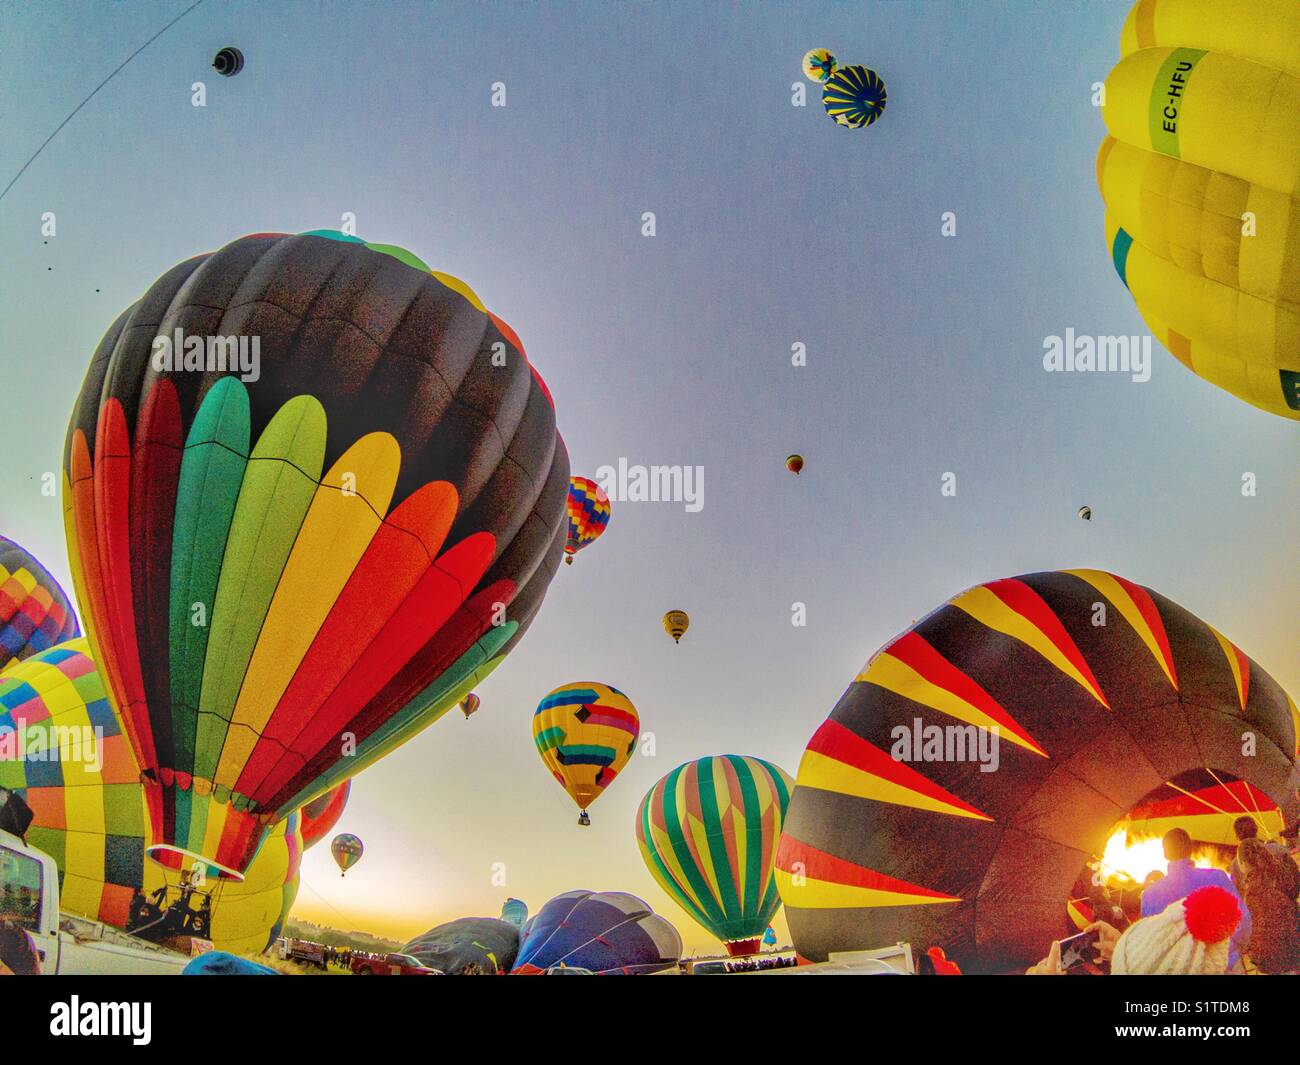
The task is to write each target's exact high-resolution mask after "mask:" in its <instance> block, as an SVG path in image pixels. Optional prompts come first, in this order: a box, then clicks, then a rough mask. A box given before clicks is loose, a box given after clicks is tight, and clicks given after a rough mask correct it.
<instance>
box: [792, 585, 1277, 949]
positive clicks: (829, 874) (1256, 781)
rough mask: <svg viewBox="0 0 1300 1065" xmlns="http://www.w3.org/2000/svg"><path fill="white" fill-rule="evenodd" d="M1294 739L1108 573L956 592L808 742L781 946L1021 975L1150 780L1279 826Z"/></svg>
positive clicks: (1246, 668) (1223, 664)
mask: <svg viewBox="0 0 1300 1065" xmlns="http://www.w3.org/2000/svg"><path fill="white" fill-rule="evenodd" d="M1298 723H1300V714H1298V713H1297V709H1296V705H1295V703H1294V701H1293V700H1292V699H1291V698H1290V697H1289V696H1288V695H1287V694H1286V692H1284V691H1283V690H1282V688H1281V687H1280V686H1279V685H1278V684H1277V682H1276V681H1275V680H1273V678H1272V677H1270V676H1269V675H1268V674H1267V673H1265V672H1264V671H1263V670H1262V669H1261V668H1260V667H1259V666H1258V665H1256V664H1255V663H1254V662H1252V661H1251V660H1250V659H1249V658H1248V657H1246V655H1245V654H1244V653H1242V651H1241V650H1240V649H1238V648H1237V647H1236V646H1235V645H1233V644H1232V643H1231V642H1230V641H1229V640H1228V639H1227V638H1226V637H1224V636H1223V635H1222V634H1220V633H1219V632H1218V631H1216V630H1215V629H1214V628H1212V627H1211V626H1210V625H1208V624H1206V623H1205V622H1203V621H1201V620H1200V619H1199V618H1196V617H1194V616H1193V615H1192V614H1190V613H1189V612H1188V611H1186V610H1184V609H1183V608H1182V607H1180V606H1178V605H1177V604H1175V603H1172V602H1170V601H1169V600H1168V599H1165V598H1164V597H1162V596H1160V595H1158V594H1157V593H1155V592H1153V591H1150V590H1149V589H1147V588H1143V587H1141V586H1140V585H1137V584H1134V583H1133V582H1131V581H1127V580H1125V579H1124V578H1122V577H1117V576H1115V575H1114V574H1110V573H1105V572H1103V571H1101V570H1091V569H1077V570H1063V571H1059V572H1049V573H1035V574H1030V575H1028V576H1022V577H1014V578H1009V579H1006V580H996V581H990V582H989V583H987V584H981V585H976V586H975V587H974V588H970V589H968V590H967V591H965V592H962V593H961V594H960V595H958V596H956V597H955V598H953V599H952V600H950V601H949V602H948V603H946V604H944V605H943V606H942V607H940V608H939V609H938V610H935V611H933V612H932V613H930V614H929V615H927V616H926V617H925V618H923V619H922V620H921V621H920V622H919V623H918V624H916V625H915V626H914V627H913V628H911V629H909V630H908V631H907V632H905V633H903V634H902V635H901V636H899V637H897V638H896V639H894V640H892V641H891V642H890V643H889V644H887V645H886V646H885V647H884V648H882V649H881V650H880V651H878V652H877V653H876V654H875V655H873V656H872V657H871V659H870V660H869V661H868V663H867V665H866V667H865V668H864V669H863V670H862V672H861V673H860V674H859V675H858V676H857V678H856V679H855V680H854V682H853V683H852V684H851V685H850V686H849V688H848V690H847V691H846V692H845V693H844V695H843V696H842V697H841V699H840V701H839V703H838V704H837V705H836V707H835V709H834V710H832V711H831V715H830V717H829V718H828V719H827V720H826V721H825V722H824V723H823V724H822V725H821V727H820V728H818V729H817V731H816V733H815V734H814V735H813V737H812V740H811V741H810V742H809V744H808V748H807V750H806V751H805V752H804V756H803V761H802V762H801V763H800V766H799V775H798V780H797V784H796V787H795V790H794V795H793V797H792V798H791V800H790V810H789V813H788V815H787V817H786V819H785V826H784V830H783V835H782V838H781V845H780V848H779V850H778V853H777V862H776V865H777V871H776V875H777V881H778V884H779V887H780V891H781V898H782V900H783V901H784V903H785V910H786V919H787V920H788V922H789V925H790V931H791V934H792V935H793V937H794V945H795V947H796V948H797V949H798V951H799V953H800V954H802V955H803V956H804V957H806V958H810V959H813V960H818V961H820V960H823V959H825V958H826V956H827V955H828V953H830V952H831V951H846V950H857V949H865V948H871V947H878V946H880V945H881V944H882V943H896V942H900V941H907V942H910V943H913V944H916V945H918V946H920V947H922V948H929V947H931V946H939V947H942V948H943V949H944V951H945V952H946V954H947V956H948V957H950V958H952V959H953V960H955V961H957V962H958V964H959V965H960V967H961V969H962V971H963V972H972V971H975V972H981V971H983V972H990V971H991V972H1000V971H1005V970H1011V969H1016V968H1019V969H1020V970H1021V971H1023V969H1024V967H1025V966H1026V965H1028V964H1029V963H1031V962H1033V961H1036V960H1038V959H1039V958H1041V957H1042V955H1043V951H1044V950H1045V949H1046V948H1045V944H1048V943H1050V942H1051V941H1052V940H1053V939H1054V938H1059V936H1060V929H1061V921H1062V913H1063V910H1064V907H1065V905H1066V901H1067V899H1068V898H1069V897H1070V895H1071V889H1072V888H1073V886H1074V884H1075V882H1076V880H1077V878H1078V877H1079V875H1080V873H1081V872H1082V871H1083V870H1084V868H1085V863H1086V862H1088V861H1089V859H1091V858H1094V857H1100V856H1101V855H1102V853H1103V852H1104V850H1105V846H1106V843H1107V840H1108V838H1109V836H1110V833H1111V831H1112V829H1113V827H1114V826H1115V825H1116V824H1117V823H1118V822H1120V821H1121V820H1122V819H1123V818H1124V817H1125V815H1126V814H1128V813H1129V812H1130V811H1131V810H1133V809H1134V808H1135V807H1137V808H1139V809H1141V808H1142V806H1143V804H1144V802H1145V801H1146V797H1148V796H1150V795H1152V794H1157V795H1158V794H1160V789H1162V788H1163V786H1164V785H1165V784H1166V782H1169V781H1174V780H1176V779H1180V777H1181V774H1183V773H1186V772H1188V771H1190V770H1198V769H1208V770H1213V771H1214V773H1215V775H1217V776H1220V777H1223V775H1224V774H1229V775H1231V776H1232V777H1233V778H1236V779H1239V780H1242V781H1245V782H1246V783H1248V784H1249V785H1250V786H1251V788H1252V789H1258V790H1259V791H1260V792H1263V793H1264V794H1265V795H1267V796H1269V798H1270V799H1271V800H1272V802H1274V803H1276V804H1277V805H1278V806H1280V807H1281V809H1282V812H1283V813H1284V814H1285V815H1286V817H1287V820H1288V821H1290V820H1291V819H1292V818H1293V817H1294V816H1295V814H1296V812H1297V800H1296V788H1297V786H1300V768H1297V765H1296V737H1297V724H1298ZM1243 734H1246V735H1249V736H1250V737H1252V739H1251V741H1250V744H1245V743H1243V738H1242V737H1243Z"/></svg>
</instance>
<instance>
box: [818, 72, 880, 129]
mask: <svg viewBox="0 0 1300 1065" xmlns="http://www.w3.org/2000/svg"><path fill="white" fill-rule="evenodd" d="M888 102H889V93H888V92H886V91H885V83H884V81H883V80H882V79H881V77H880V75H879V74H877V73H876V72H875V71H874V70H872V69H871V68H870V67H864V66H849V67H839V68H838V69H837V70H836V71H835V72H834V73H833V74H831V76H830V77H828V78H827V79H826V83H825V85H823V86H822V106H823V107H824V108H825V109H826V114H827V115H829V116H830V117H831V118H832V119H834V120H835V123H836V125H840V126H844V127H845V128H847V129H861V128H862V127H863V126H869V125H871V123H873V122H874V121H876V119H878V118H879V117H880V116H881V114H882V113H883V112H884V110H885V104H887V103H888Z"/></svg>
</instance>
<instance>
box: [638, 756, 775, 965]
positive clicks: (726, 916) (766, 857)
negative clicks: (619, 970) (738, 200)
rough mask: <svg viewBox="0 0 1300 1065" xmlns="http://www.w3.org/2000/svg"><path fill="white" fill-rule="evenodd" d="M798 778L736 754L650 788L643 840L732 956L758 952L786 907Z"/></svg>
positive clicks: (701, 762) (655, 867) (689, 908)
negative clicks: (783, 882) (790, 822)
mask: <svg viewBox="0 0 1300 1065" xmlns="http://www.w3.org/2000/svg"><path fill="white" fill-rule="evenodd" d="M793 789H794V781H793V780H791V779H790V777H789V775H788V774H787V773H786V772H785V771H784V770H783V769H781V768H780V767H779V766H775V765H773V764H772V763H771V762H765V761H763V759H761V758H750V757H744V756H741V755H735V754H726V755H720V756H718V757H716V758H700V759H698V760H696V761H694V762H687V763H686V764H685V765H680V766H678V767H677V768H676V769H674V770H673V771H672V772H671V773H669V774H668V775H667V776H666V777H664V778H663V779H662V780H661V781H659V783H658V784H656V785H655V786H654V787H653V788H651V789H650V791H649V793H647V795H646V797H645V798H644V799H642V800H641V806H640V809H638V810H637V815H636V839H637V843H638V844H639V845H640V848H641V857H642V859H643V860H644V861H645V864H646V868H648V869H649V870H650V874H651V875H652V876H653V877H654V878H655V881H656V882H657V883H658V884H659V886H660V887H661V888H663V889H664V891H666V892H667V893H668V894H669V895H671V896H672V897H673V899H674V900H676V902H677V904H678V905H679V906H681V908H682V909H683V910H685V911H686V912H687V913H688V914H690V915H691V917H693V918H694V919H695V920H696V921H697V922H699V924H700V925H701V926H703V927H704V928H705V929H706V930H708V931H709V932H711V933H712V934H713V935H715V936H717V937H718V938H719V939H720V940H722V941H723V943H725V944H726V946H727V950H728V951H729V952H730V953H732V954H737V955H738V954H753V953H754V952H755V951H757V950H758V946H759V938H760V937H761V936H762V935H763V932H764V930H765V929H766V928H767V927H768V925H769V924H771V921H772V917H773V916H774V915H775V914H776V911H777V910H778V909H780V908H781V899H780V897H779V896H778V894H777V889H776V881H775V879H774V878H773V875H772V873H773V862H774V860H775V858H776V845H777V840H778V839H779V838H780V835H781V824H782V820H783V818H784V817H785V811H786V807H787V806H788V805H789V802H790V793H791V791H792V790H793Z"/></svg>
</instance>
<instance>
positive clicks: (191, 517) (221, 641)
mask: <svg viewBox="0 0 1300 1065" xmlns="http://www.w3.org/2000/svg"><path fill="white" fill-rule="evenodd" d="M155 338H159V339H158V344H155V343H154V341H155ZM501 346H504V351H505V357H504V365H502V364H500V363H501V361H502V360H500V359H497V358H496V357H495V354H496V351H497V349H498V348H499V347H501ZM155 347H157V348H158V351H159V354H158V355H157V356H156V357H155V354H154V349H155ZM568 481H569V471H568V458H567V456H566V453H565V450H564V446H563V443H562V441H561V440H560V438H559V435H558V433H557V432H556V429H555V411H554V408H553V407H552V404H551V401H550V399H549V397H548V394H547V393H546V392H545V389H544V387H543V386H542V385H541V383H540V378H539V377H538V376H537V374H536V373H535V371H534V370H533V369H532V367H530V366H529V365H528V363H527V362H526V360H525V359H524V358H523V356H522V355H521V354H520V353H519V352H518V351H517V350H515V349H514V348H512V347H511V345H510V344H509V343H508V342H507V341H505V340H504V339H503V338H502V336H501V333H500V332H499V330H498V329H497V328H496V326H495V325H494V324H493V322H492V320H491V319H490V318H489V317H488V315H486V314H485V313H484V312H483V311H482V310H480V309H479V307H478V306H476V305H475V303H474V302H472V301H471V300H469V299H468V298H467V297H466V296H465V295H464V294H463V293H461V292H458V291H454V290H453V289H452V288H451V287H448V285H446V284H444V283H443V282H442V281H440V280H438V279H436V278H435V277H433V276H432V274H431V272H430V271H429V270H428V268H427V267H426V266H424V264H423V263H421V262H420V260H418V259H417V258H416V257H415V256H413V255H411V254H410V253H409V252H404V251H402V250H401V249H396V248H393V247H391V246H385V245H376V246H374V247H371V246H368V245H366V244H365V243H363V242H361V241H359V240H357V239H356V238H355V237H344V236H343V235H341V234H324V235H321V234H317V235H307V234H304V235H299V236H285V235H282V234H261V235H256V236H250V237H245V238H243V239H241V240H237V241H235V242H234V243H232V244H229V245H227V246H226V247H225V248H222V249H221V250H219V251H217V252H213V253H211V254H209V255H203V256H198V257H196V258H193V259H190V260H187V261H186V262H184V263H181V264H180V265H178V266H176V267H174V268H173V269H172V270H170V271H168V272H167V273H166V274H165V275H163V277H161V278H160V279H159V280H158V281H157V282H155V283H154V285H153V286H152V287H151V288H150V289H149V291H148V292H146V293H145V295H144V296H143V297H141V299H140V301H139V302H138V303H136V304H135V305H134V306H133V307H131V308H129V309H128V310H127V311H126V312H125V313H124V314H123V315H121V316H120V317H119V318H118V320H117V322H115V323H114V325H113V326H112V328H111V329H110V330H109V332H108V333H107V334H106V336H105V337H104V339H103V341H102V342H101V344H100V346H99V349H98V350H97V352H96V353H95V356H94V358H93V360H92V361H91V365H90V369H89V371H88V373H87V376H86V380H85V383H84V384H83V386H82V391H81V395H80V397H79V399H78V401H77V406H76V409H75V410H74V413H73V416H72V421H71V424H70V426H69V430H68V437H67V444H66V449H65V486H64V487H65V493H64V499H65V508H66V510H65V522H66V528H67V537H68V545H69V552H70V556H71V562H72V571H73V574H74V581H75V583H76V585H77V588H78V595H79V600H80V602H81V603H82V604H83V606H84V608H85V612H86V619H87V627H88V629H89V630H90V633H91V640H92V645H93V646H94V648H95V653H96V659H97V661H99V662H100V663H101V664H102V667H103V669H104V673H105V676H106V678H107V679H108V681H109V687H110V694H111V696H112V699H113V702H114V704H115V705H116V707H117V708H118V709H119V711H120V713H121V717H122V720H123V725H124V728H125V731H126V734H127V736H128V737H129V739H130V741H131V745H132V748H133V749H134V751H135V753H136V758H137V761H138V762H139V764H140V767H141V769H142V771H143V772H144V774H145V781H146V784H145V786H146V792H147V795H148V799H149V812H150V819H151V823H152V826H153V831H152V832H151V835H152V837H153V838H154V839H156V840H157V841H158V842H157V843H156V844H155V845H154V846H153V847H152V848H151V856H152V857H154V858H156V859H157V860H159V861H162V862H165V863H167V864H169V865H171V866H173V867H179V866H180V865H182V864H186V863H187V862H188V861H189V860H191V857H192V856H202V857H203V858H204V860H206V861H207V862H208V864H209V867H210V868H211V869H212V871H213V875H221V876H226V877H233V878H237V877H238V876H239V875H240V874H242V872H243V871H244V870H246V869H247V867H248V863H249V861H250V860H251V859H252V856H253V855H254V854H255V853H256V851H257V848H258V845H259V844H260V842H261V840H262V838H263V836H264V835H265V832H266V830H267V827H268V826H269V825H270V824H271V823H273V822H274V821H275V820H276V819H278V818H281V817H283V816H285V815H286V814H288V813H289V812H291V811H293V810H296V809H297V808H298V807H300V806H301V805H303V804H304V803H306V802H310V801H311V800H312V799H314V798H316V797H317V796H319V795H320V794H322V793H323V792H325V791H327V790H329V789H330V788H333V787H335V786H337V785H338V784H340V783H342V781H343V780H345V779H347V778H348V777H349V776H352V775H355V774H356V773H358V772H360V771H361V770H362V769H364V768H365V767H366V766H367V765H369V764H372V763H373V762H374V761H376V760H377V759H379V758H380V757H382V756H383V755H384V754H386V753H387V752H389V751H391V750H392V749H393V748H395V747H396V746H398V745H400V744H401V743H402V742H404V741H405V740H407V739H409V738H410V737H411V736H413V735H415V734H416V733H417V732H419V731H420V730H421V729H422V728H424V727H425V726H426V725H427V724H429V723H430V722H431V721H433V720H435V719H436V718H437V717H438V716H440V715H441V714H442V713H444V712H445V711H446V710H447V709H449V708H450V707H452V706H454V705H455V704H456V703H457V702H458V701H459V700H460V699H461V698H462V697H463V696H464V695H465V694H467V693H468V692H469V691H470V690H471V688H473V686H474V685H475V683H476V682H477V681H478V680H479V679H481V678H482V677H484V676H486V675H487V674H488V673H489V672H491V670H492V669H494V668H495V667H496V665H497V664H499V662H500V661H501V659H502V657H503V656H504V655H505V654H506V653H507V652H508V651H509V650H510V648H511V647H513V646H514V644H515V643H516V642H517V640H518V639H519V637H520V636H521V635H522V633H523V631H524V629H525V628H526V627H527V625H528V623H529V622H530V620H531V618H532V616H533V614H534V613H535V611H536V610H537V608H538V606H539V605H540V603H541V600H542V597H543V595H544V594H545V591H546V587H547V585H548V584H549V582H550V580H551V577H552V576H553V574H554V572H555V569H556V567H557V565H558V563H559V559H560V557H561V554H562V551H563V546H564V538H565V526H564V523H563V519H564V499H565V494H566V492H567V487H568ZM498 604H504V605H505V607H506V610H505V615H504V616H505V619H506V620H505V622H504V623H501V624H498V622H501V620H502V619H501V617H500V616H497V615H498V614H499V607H498ZM345 734H351V735H352V736H353V737H355V741H356V746H355V752H354V754H353V756H352V757H343V751H344V749H345V747H346V746H347V745H345V743H344V742H343V737H344V735H345ZM187 856H189V857H187Z"/></svg>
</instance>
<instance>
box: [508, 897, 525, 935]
mask: <svg viewBox="0 0 1300 1065" xmlns="http://www.w3.org/2000/svg"><path fill="white" fill-rule="evenodd" d="M501 920H503V921H509V922H510V923H511V924H512V925H514V926H515V927H516V928H523V927H524V925H525V924H527V923H528V903H526V902H524V901H523V899H506V901H505V903H504V904H503V905H502V907H501Z"/></svg>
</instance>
